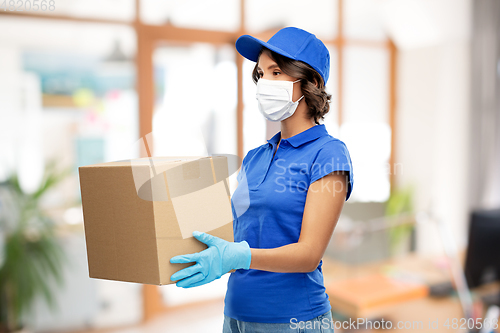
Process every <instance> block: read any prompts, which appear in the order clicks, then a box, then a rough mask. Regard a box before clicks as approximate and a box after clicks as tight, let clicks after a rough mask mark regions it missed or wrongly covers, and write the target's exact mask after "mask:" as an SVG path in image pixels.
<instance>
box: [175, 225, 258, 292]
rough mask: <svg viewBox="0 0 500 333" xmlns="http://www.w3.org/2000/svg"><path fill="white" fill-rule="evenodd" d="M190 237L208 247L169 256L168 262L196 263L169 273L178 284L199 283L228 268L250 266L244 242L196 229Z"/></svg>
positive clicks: (217, 275)
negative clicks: (232, 240) (228, 239)
mask: <svg viewBox="0 0 500 333" xmlns="http://www.w3.org/2000/svg"><path fill="white" fill-rule="evenodd" d="M193 236H194V237H195V238H196V239H197V240H199V241H200V242H202V243H205V244H207V245H208V249H205V250H203V251H201V252H197V253H192V254H184V255H179V256H175V257H172V258H171V259H170V262H171V263H172V264H180V263H188V262H196V264H194V265H193V266H189V267H187V268H184V269H182V270H180V271H178V272H176V273H174V274H172V276H171V277H170V280H172V281H177V280H179V281H178V282H177V283H176V285H177V286H178V287H183V288H191V287H197V286H201V285H204V284H206V283H209V282H212V281H213V280H216V279H219V278H220V277H221V276H222V275H224V274H226V273H227V272H229V271H230V270H232V269H249V268H250V262H251V251H250V246H249V245H248V243H247V242H246V241H242V242H228V241H226V240H224V239H222V238H219V237H215V236H212V235H210V234H207V233H204V232H199V231H193Z"/></svg>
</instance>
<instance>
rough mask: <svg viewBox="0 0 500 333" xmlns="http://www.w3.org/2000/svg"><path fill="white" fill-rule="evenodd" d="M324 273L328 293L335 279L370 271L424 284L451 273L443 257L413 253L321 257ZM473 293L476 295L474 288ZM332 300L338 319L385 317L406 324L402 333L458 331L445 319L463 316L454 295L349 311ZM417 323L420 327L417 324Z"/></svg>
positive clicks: (369, 272)
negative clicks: (376, 258)
mask: <svg viewBox="0 0 500 333" xmlns="http://www.w3.org/2000/svg"><path fill="white" fill-rule="evenodd" d="M464 255H465V251H462V252H461V254H460V256H459V257H460V258H461V260H462V265H463V259H464ZM323 273H324V281H325V287H326V289H327V290H326V292H327V293H328V290H329V289H330V290H332V286H333V284H334V283H336V282H337V283H338V282H340V281H342V280H346V279H351V278H356V277H363V276H369V275H372V274H388V275H390V276H396V277H403V278H405V279H407V280H411V281H420V282H422V283H425V284H429V283H437V282H444V281H450V280H451V274H450V271H449V268H448V267H447V265H446V260H445V257H444V256H443V257H440V256H422V255H417V254H415V253H411V254H408V255H407V256H404V257H398V258H392V259H387V260H384V261H380V262H373V263H366V264H361V265H348V264H346V263H343V262H339V261H336V260H332V259H330V258H324V259H323ZM474 293H475V294H476V291H475V292H474ZM329 295H330V294H329ZM331 303H332V312H333V313H334V316H335V314H337V315H338V316H337V320H341V318H343V319H344V320H346V319H347V318H351V319H352V320H356V319H357V318H365V319H373V318H384V320H390V321H392V323H393V325H396V323H397V322H398V321H401V322H403V324H406V325H408V327H407V328H403V329H401V330H404V332H413V331H414V332H428V331H432V332H455V331H457V330H454V329H452V327H451V326H449V327H445V326H444V324H445V321H446V319H449V324H450V325H451V324H453V321H452V320H453V318H457V320H458V323H460V322H459V320H460V319H461V318H463V316H464V315H463V312H462V307H461V305H460V300H459V299H458V297H457V296H456V294H453V295H451V296H447V297H444V298H434V297H429V296H421V297H413V298H410V299H407V300H404V301H399V302H389V303H386V304H381V305H378V306H371V307H367V308H358V309H356V310H354V309H352V308H351V309H350V310H349V309H348V308H346V307H344V306H341V304H334V302H331ZM436 321H437V322H436ZM433 323H434V327H432V326H431V328H429V324H431V325H432V324H433ZM418 325H422V326H420V327H419V326H418ZM393 329H394V330H395V331H398V329H397V328H396V329H395V328H394V327H393ZM497 331H498V332H500V331H499V330H497ZM339 332H342V330H339Z"/></svg>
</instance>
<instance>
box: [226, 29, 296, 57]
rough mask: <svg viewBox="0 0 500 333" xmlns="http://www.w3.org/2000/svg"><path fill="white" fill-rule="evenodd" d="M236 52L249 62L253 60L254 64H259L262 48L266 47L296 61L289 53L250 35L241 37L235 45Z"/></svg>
mask: <svg viewBox="0 0 500 333" xmlns="http://www.w3.org/2000/svg"><path fill="white" fill-rule="evenodd" d="M235 46H236V50H237V51H238V52H239V53H240V54H241V55H242V56H243V57H245V58H247V59H248V60H251V61H253V62H257V60H259V59H258V58H259V52H260V49H261V48H262V47H266V48H268V49H270V50H271V51H274V52H276V53H278V54H281V55H282V56H285V57H288V58H290V59H294V60H295V58H294V57H292V56H291V55H290V54H288V53H287V52H285V51H283V50H282V49H280V48H278V47H276V46H273V45H271V44H268V43H266V42H264V41H261V40H260V39H257V38H255V37H252V36H250V35H243V36H240V37H239V38H238V39H237V40H236V43H235Z"/></svg>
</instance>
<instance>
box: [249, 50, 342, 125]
mask: <svg viewBox="0 0 500 333" xmlns="http://www.w3.org/2000/svg"><path fill="white" fill-rule="evenodd" d="M264 51H268V52H270V54H271V59H273V60H274V61H275V62H276V64H278V66H279V68H280V69H281V70H282V71H283V73H285V74H287V75H289V76H292V77H296V78H299V79H300V83H301V84H302V92H303V94H304V99H305V100H306V104H307V106H308V107H309V112H308V115H309V117H311V118H314V122H315V123H316V124H317V125H319V122H318V120H319V119H321V120H324V117H325V115H326V114H327V113H328V111H330V103H329V102H330V100H331V98H332V95H330V94H328V93H327V92H326V91H325V84H324V82H323V78H322V77H321V75H319V73H318V72H317V71H316V70H315V69H314V68H312V67H311V66H310V65H308V64H306V63H305V62H303V61H299V60H293V59H290V58H288V57H285V56H282V55H281V54H278V53H276V52H274V51H272V50H269V49H268V48H265V47H263V48H262V49H261V50H260V52H259V56H258V58H260V55H261V54H262V52H264ZM257 67H258V62H257V63H256V64H255V67H254V69H253V72H252V80H253V82H254V83H257V81H258V80H259V78H260V75H259V72H258V71H257ZM316 84H317V85H316Z"/></svg>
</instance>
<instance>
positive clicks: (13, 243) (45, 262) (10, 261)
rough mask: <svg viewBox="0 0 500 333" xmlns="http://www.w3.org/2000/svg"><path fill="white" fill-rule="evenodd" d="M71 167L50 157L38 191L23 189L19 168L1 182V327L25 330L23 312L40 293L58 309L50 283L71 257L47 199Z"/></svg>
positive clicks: (57, 277)
mask: <svg viewBox="0 0 500 333" xmlns="http://www.w3.org/2000/svg"><path fill="white" fill-rule="evenodd" d="M70 172H71V168H69V169H67V170H64V171H62V172H61V171H57V170H56V163H55V162H54V161H51V162H49V163H48V164H47V166H46V168H45V172H44V177H43V180H42V182H41V183H40V186H39V188H38V189H37V190H36V191H35V192H34V193H26V192H25V191H23V189H22V187H21V186H20V184H19V178H18V175H17V174H16V173H13V174H12V175H11V176H10V177H9V178H8V179H7V180H6V181H4V182H3V183H0V190H1V192H0V203H1V204H2V206H0V238H1V239H3V241H2V242H0V254H1V256H0V332H18V331H21V332H25V330H23V329H26V323H25V322H24V320H23V316H25V315H26V313H27V311H28V310H29V309H30V308H31V306H32V304H33V301H34V300H35V298H36V297H38V296H41V297H42V299H43V300H44V301H45V302H46V303H47V304H48V305H49V307H50V309H51V310H52V311H54V310H55V309H56V308H57V304H56V303H55V301H54V297H53V294H52V290H51V287H50V284H49V283H50V282H51V280H52V279H55V281H56V282H57V283H58V285H62V284H63V283H64V281H63V277H62V265H63V264H64V263H65V262H66V261H67V257H66V255H65V253H64V251H63V249H62V247H61V245H60V244H59V242H58V239H57V237H56V233H55V223H54V221H53V220H52V219H51V218H50V217H49V216H48V214H47V213H46V212H45V211H44V209H43V208H42V205H41V199H42V198H43V197H44V195H45V194H46V193H47V192H49V191H50V190H52V189H53V188H54V187H55V186H56V185H57V184H59V182H60V181H62V180H63V179H64V178H65V177H66V176H67V175H68V174H69V173H70Z"/></svg>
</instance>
